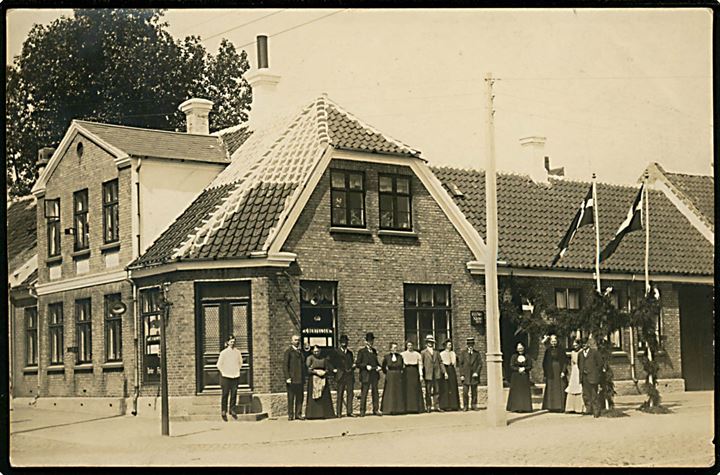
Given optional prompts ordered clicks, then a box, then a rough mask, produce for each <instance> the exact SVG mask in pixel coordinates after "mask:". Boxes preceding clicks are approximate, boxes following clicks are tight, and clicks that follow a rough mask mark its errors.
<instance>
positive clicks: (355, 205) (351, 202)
mask: <svg viewBox="0 0 720 475" xmlns="http://www.w3.org/2000/svg"><path fill="white" fill-rule="evenodd" d="M347 207H348V208H350V209H363V208H364V206H363V195H362V193H358V192H353V193H348V194H347Z"/></svg>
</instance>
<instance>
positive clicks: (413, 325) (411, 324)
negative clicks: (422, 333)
mask: <svg viewBox="0 0 720 475" xmlns="http://www.w3.org/2000/svg"><path fill="white" fill-rule="evenodd" d="M417 324H418V322H417V312H416V311H415V310H406V311H405V331H411V330H412V332H413V333H415V331H416V330H417Z"/></svg>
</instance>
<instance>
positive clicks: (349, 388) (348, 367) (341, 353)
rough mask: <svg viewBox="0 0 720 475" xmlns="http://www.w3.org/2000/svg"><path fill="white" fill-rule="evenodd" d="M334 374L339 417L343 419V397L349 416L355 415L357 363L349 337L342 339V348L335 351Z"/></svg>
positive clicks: (343, 336)
mask: <svg viewBox="0 0 720 475" xmlns="http://www.w3.org/2000/svg"><path fill="white" fill-rule="evenodd" d="M334 356H335V357H334V358H333V366H334V369H333V373H334V374H335V381H336V382H337V416H338V417H342V406H343V396H346V405H347V415H348V417H355V414H353V395H354V394H355V393H354V392H353V391H354V389H355V363H354V361H355V360H354V359H353V352H352V351H351V350H350V349H349V348H348V336H347V335H342V336H341V337H340V348H337V349H336V350H335V355H334Z"/></svg>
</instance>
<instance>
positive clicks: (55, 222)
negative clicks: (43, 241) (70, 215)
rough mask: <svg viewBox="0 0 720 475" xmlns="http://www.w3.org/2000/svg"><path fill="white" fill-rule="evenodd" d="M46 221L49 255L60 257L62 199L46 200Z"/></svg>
mask: <svg viewBox="0 0 720 475" xmlns="http://www.w3.org/2000/svg"><path fill="white" fill-rule="evenodd" d="M45 221H46V223H47V251H48V252H47V255H48V257H55V256H59V255H60V244H61V242H60V198H57V199H54V200H48V199H46V200H45Z"/></svg>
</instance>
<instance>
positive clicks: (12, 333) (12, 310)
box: [8, 283, 15, 411]
mask: <svg viewBox="0 0 720 475" xmlns="http://www.w3.org/2000/svg"><path fill="white" fill-rule="evenodd" d="M11 291H12V287H11V286H10V283H8V309H9V310H10V325H9V326H8V355H9V358H10V359H9V360H8V361H10V380H9V381H8V383H9V384H8V390H9V392H10V410H11V411H12V410H13V376H14V371H13V370H14V369H15V368H14V366H15V355H14V354H13V352H14V351H15V346H14V345H13V340H14V339H15V331H14V326H15V305H13V303H12V296H11V295H10V292H11Z"/></svg>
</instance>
